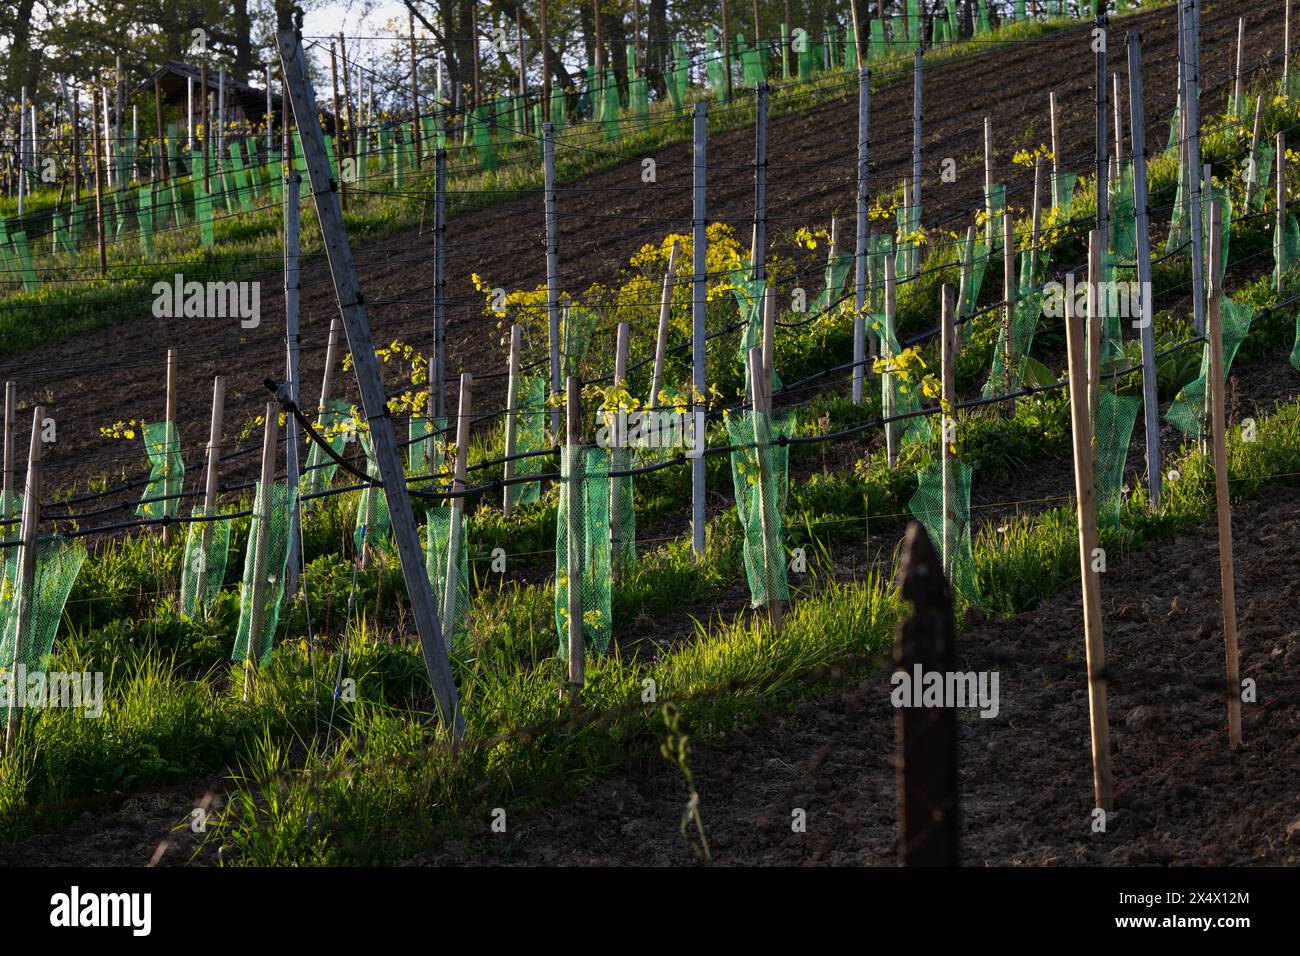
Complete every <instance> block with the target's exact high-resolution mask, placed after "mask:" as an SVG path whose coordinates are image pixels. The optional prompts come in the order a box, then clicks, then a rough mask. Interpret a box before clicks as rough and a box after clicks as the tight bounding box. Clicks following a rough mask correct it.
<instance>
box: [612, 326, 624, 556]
mask: <svg viewBox="0 0 1300 956" xmlns="http://www.w3.org/2000/svg"><path fill="white" fill-rule="evenodd" d="M627 337H628V324H627V323H626V322H620V323H619V324H618V330H617V332H616V333H615V336H614V401H615V403H616V404H615V418H614V429H615V430H614V436H615V437H614V439H613V441H612V442H611V443H610V450H611V456H610V461H611V462H618V461H619V460H620V458H621V457H622V456H618V455H614V454H612V452H613V450H614V449H616V448H622V447H623V442H624V437H623V436H624V435H626V433H627V411H626V410H625V405H626V402H625V392H626V389H627V350H628V345H627ZM621 480H622V479H620V478H611V479H609V567H610V571H611V573H612V574H613V576H614V578H615V579H617V577H618V573H619V571H620V570H622V569H621V567H620V564H621V562H620V560H619V559H620V557H621V556H622V554H623V496H622V495H620V494H619V493H618V492H619V482H620V481H621Z"/></svg>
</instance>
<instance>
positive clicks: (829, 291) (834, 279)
mask: <svg viewBox="0 0 1300 956" xmlns="http://www.w3.org/2000/svg"><path fill="white" fill-rule="evenodd" d="M885 238H886V239H888V237H885ZM852 267H853V255H852V253H847V252H840V253H836V254H831V253H830V252H827V254H826V270H825V285H824V287H823V288H822V291H821V292H819V293H817V298H815V299H813V301H812V305H811V307H810V311H811V312H812V313H813V314H814V315H821V314H822V313H824V312H826V311H827V310H829V309H830V308H831V306H832V305H833V304H834V303H836V302H838V301H839V299H840V296H841V295H842V294H843V292H844V282H845V280H846V279H847V278H848V276H849V270H850V269H851V268H852Z"/></svg>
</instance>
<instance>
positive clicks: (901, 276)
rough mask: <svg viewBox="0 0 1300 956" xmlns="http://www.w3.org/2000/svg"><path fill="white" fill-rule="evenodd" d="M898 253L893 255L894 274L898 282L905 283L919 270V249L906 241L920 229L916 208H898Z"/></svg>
mask: <svg viewBox="0 0 1300 956" xmlns="http://www.w3.org/2000/svg"><path fill="white" fill-rule="evenodd" d="M895 215H896V218H897V222H898V251H897V252H896V253H895V254H894V272H895V274H896V275H897V277H898V281H899V282H906V281H908V280H909V279H911V278H912V277H913V276H915V275H916V274H917V273H918V272H920V270H921V247H920V245H918V244H917V243H916V242H911V241H907V240H909V239H910V238H911V237H914V236H915V235H916V234H917V232H918V230H919V229H920V228H921V210H920V208H919V207H917V206H899V207H898V211H897V213H896V214H895Z"/></svg>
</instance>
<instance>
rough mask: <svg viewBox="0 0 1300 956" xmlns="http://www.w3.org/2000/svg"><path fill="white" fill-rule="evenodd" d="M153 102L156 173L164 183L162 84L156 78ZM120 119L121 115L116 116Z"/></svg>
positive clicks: (165, 167) (165, 164)
mask: <svg viewBox="0 0 1300 956" xmlns="http://www.w3.org/2000/svg"><path fill="white" fill-rule="evenodd" d="M153 104H154V113H155V116H156V117H157V122H158V173H159V174H161V175H160V178H161V179H162V181H163V184H164V185H165V184H166V183H167V179H168V168H167V132H166V130H164V129H163V111H162V86H161V84H159V82H158V81H157V80H154V81H153ZM118 121H119V122H120V121H121V117H120V116H119V117H118Z"/></svg>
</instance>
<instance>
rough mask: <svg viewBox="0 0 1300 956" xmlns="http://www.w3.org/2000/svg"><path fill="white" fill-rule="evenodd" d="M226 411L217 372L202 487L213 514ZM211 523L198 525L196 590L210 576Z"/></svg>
mask: <svg viewBox="0 0 1300 956" xmlns="http://www.w3.org/2000/svg"><path fill="white" fill-rule="evenodd" d="M225 414H226V379H225V376H223V375H218V376H217V377H216V378H214V379H213V380H212V424H211V426H210V427H209V429H208V470H207V476H206V480H205V482H204V490H203V514H204V516H205V517H209V518H210V517H211V516H212V515H214V514H216V513H217V491H218V490H219V487H220V463H221V431H222V425H223V422H224V421H225ZM211 532H212V522H211V521H204V522H203V523H202V524H201V525H200V526H199V567H198V573H197V575H196V580H197V583H196V585H195V588H194V591H195V593H196V594H198V595H202V594H203V593H204V589H205V585H206V584H207V579H208V540H209V538H210V537H211Z"/></svg>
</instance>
